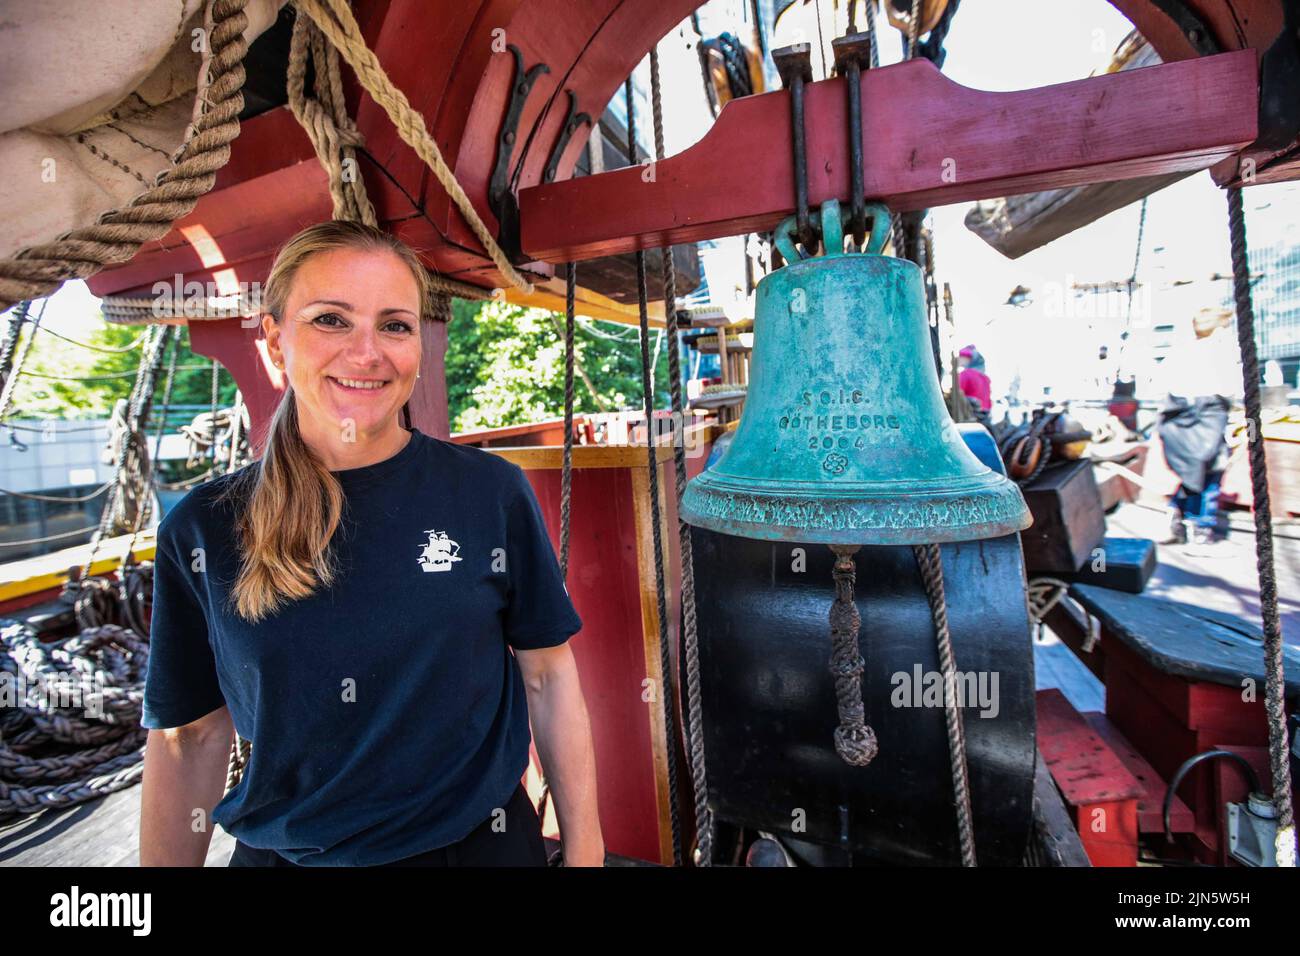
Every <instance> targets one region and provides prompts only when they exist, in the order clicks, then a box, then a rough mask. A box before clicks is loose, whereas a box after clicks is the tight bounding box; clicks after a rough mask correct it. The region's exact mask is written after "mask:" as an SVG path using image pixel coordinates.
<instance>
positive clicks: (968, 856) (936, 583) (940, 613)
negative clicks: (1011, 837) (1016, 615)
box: [912, 544, 976, 866]
mask: <svg viewBox="0 0 1300 956" xmlns="http://www.w3.org/2000/svg"><path fill="white" fill-rule="evenodd" d="M912 551H913V553H914V554H915V555H916V563H917V565H919V566H920V569H921V578H922V580H923V581H924V582H925V595H926V598H927V599H928V600H929V602H930V616H931V618H932V619H933V621H934V635H935V643H936V644H937V646H938V651H939V671H940V673H942V675H943V717H944V722H945V724H946V725H947V728H948V758H949V762H950V763H951V766H952V789H953V800H954V802H955V803H956V805H957V837H958V841H959V843H960V846H961V865H962V866H975V865H976V862H975V822H974V817H973V815H972V813H971V805H970V775H969V772H968V770H967V767H966V731H965V728H964V727H963V726H962V718H961V704H960V702H959V701H958V699H957V663H956V660H955V659H954V657H953V653H952V635H951V634H950V633H949V630H948V603H947V600H946V599H945V596H944V590H943V563H942V559H941V558H940V556H939V546H938V545H937V544H920V545H915V546H914V547H913V548H912Z"/></svg>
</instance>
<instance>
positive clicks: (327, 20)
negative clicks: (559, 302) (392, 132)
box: [294, 0, 533, 294]
mask: <svg viewBox="0 0 1300 956" xmlns="http://www.w3.org/2000/svg"><path fill="white" fill-rule="evenodd" d="M294 5H295V6H296V7H297V8H298V12H299V13H300V14H305V15H306V16H309V17H311V19H312V21H313V22H314V23H315V24H316V27H317V28H318V29H319V30H320V31H321V33H323V34H324V35H325V36H326V38H328V39H329V41H330V43H332V44H333V45H334V47H335V48H336V49H337V50H338V51H339V53H340V54H342V56H343V59H345V60H347V62H348V65H349V66H351V67H352V69H353V72H355V73H356V76H357V80H358V81H359V82H360V83H361V85H362V87H364V88H365V90H366V92H367V93H369V94H370V96H371V98H372V99H373V100H374V101H375V102H376V103H377V104H379V106H380V107H382V108H383V110H384V112H386V113H387V114H388V117H389V119H391V120H392V122H393V125H394V126H395V127H396V129H397V132H398V135H400V136H401V137H402V139H403V140H404V141H405V142H406V144H407V145H408V146H410V147H411V148H412V149H414V150H415V152H416V153H417V154H418V155H419V157H420V158H421V159H422V160H424V162H425V163H426V164H427V165H428V167H429V168H430V169H431V170H432V171H433V174H434V176H436V177H437V179H438V182H439V183H441V184H442V188H443V189H445V190H446V191H447V195H448V196H450V197H451V200H452V202H454V203H455V204H456V208H457V209H459V210H460V213H461V215H462V216H464V217H465V222H466V223H467V224H468V225H469V227H470V229H471V230H473V232H474V235H475V236H477V237H478V240H479V242H480V243H482V245H483V248H484V250H485V251H486V252H487V254H488V257H489V258H490V259H491V260H492V262H493V264H494V265H495V266H496V267H497V269H498V270H499V271H500V272H501V275H502V276H504V277H505V278H506V280H507V281H509V283H510V284H511V285H512V286H514V287H515V288H516V289H518V290H519V291H521V292H523V293H525V294H529V293H531V292H532V291H533V285H532V283H531V282H529V281H528V280H527V279H526V278H525V277H524V276H523V274H522V273H520V272H519V270H517V269H516V268H515V267H514V266H513V265H512V264H511V262H510V260H509V259H507V258H506V254H505V251H504V250H502V248H501V246H500V245H498V244H497V241H496V239H495V238H494V237H493V235H492V233H491V232H489V231H488V228H487V225H486V224H484V222H483V220H482V218H480V216H479V214H478V211H477V210H475V208H474V204H473V203H471V202H470V199H469V196H467V195H466V194H465V190H464V189H462V188H461V186H460V183H458V182H457V181H456V175H455V173H453V172H452V170H451V168H450V167H449V166H448V165H447V163H446V161H445V160H444V159H443V158H442V151H441V150H440V149H438V144H437V143H435V142H434V140H433V137H432V136H430V135H429V130H428V128H427V127H426V126H425V124H424V117H423V116H421V115H420V113H418V112H417V111H416V110H415V109H414V108H412V106H411V104H410V102H409V101H408V100H407V99H406V95H405V94H404V93H403V92H402V91H401V90H399V89H398V88H397V87H396V86H394V85H393V81H392V80H391V79H389V77H388V74H387V73H385V72H384V68H383V67H382V66H381V65H380V63H379V60H378V58H377V57H376V56H375V54H374V53H373V52H371V50H370V49H369V48H367V47H366V43H365V38H364V37H362V35H361V27H360V26H359V25H358V24H357V21H356V18H355V17H353V16H352V11H351V9H349V7H348V4H347V0H294Z"/></svg>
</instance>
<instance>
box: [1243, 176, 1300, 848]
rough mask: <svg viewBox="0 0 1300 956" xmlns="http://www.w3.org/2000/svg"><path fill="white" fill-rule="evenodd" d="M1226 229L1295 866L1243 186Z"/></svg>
mask: <svg viewBox="0 0 1300 956" xmlns="http://www.w3.org/2000/svg"><path fill="white" fill-rule="evenodd" d="M1228 231H1229V234H1230V236H1231V241H1232V291H1233V296H1234V298H1235V300H1236V307H1237V345H1238V348H1239V349H1240V351H1241V376H1242V382H1243V385H1244V386H1245V399H1246V417H1247V419H1248V420H1249V421H1251V422H1253V423H1254V424H1255V426H1256V427H1255V428H1252V429H1249V433H1248V436H1247V438H1248V442H1249V450H1250V486H1251V492H1252V494H1253V495H1254V502H1255V506H1254V508H1253V509H1252V510H1253V511H1254V515H1255V566H1256V569H1257V571H1258V574H1259V610H1260V616H1261V618H1262V620H1263V625H1264V710H1265V712H1266V713H1267V715H1268V762H1269V769H1270V771H1271V772H1272V778H1273V806H1274V808H1275V809H1276V811H1277V839H1276V842H1275V844H1274V847H1273V852H1274V855H1275V857H1276V860H1277V865H1278V866H1287V867H1294V866H1295V865H1296V832H1295V808H1294V807H1293V806H1292V804H1291V765H1290V759H1289V757H1288V754H1287V730H1286V701H1285V696H1284V695H1285V691H1286V687H1285V684H1284V682H1283V674H1282V623H1281V620H1280V619H1279V618H1278V611H1277V577H1276V575H1275V573H1274V569H1273V509H1272V504H1271V502H1270V501H1269V490H1268V460H1267V458H1266V457H1265V454H1264V433H1263V429H1262V428H1260V427H1258V426H1259V423H1260V421H1261V417H1260V409H1261V401H1260V394H1259V380H1260V374H1259V355H1258V352H1257V351H1256V347H1255V310H1254V305H1253V303H1252V302H1251V295H1250V258H1249V253H1248V251H1247V247H1246V216H1245V213H1244V211H1243V210H1242V204H1241V189H1240V188H1239V187H1238V188H1234V189H1229V190H1228Z"/></svg>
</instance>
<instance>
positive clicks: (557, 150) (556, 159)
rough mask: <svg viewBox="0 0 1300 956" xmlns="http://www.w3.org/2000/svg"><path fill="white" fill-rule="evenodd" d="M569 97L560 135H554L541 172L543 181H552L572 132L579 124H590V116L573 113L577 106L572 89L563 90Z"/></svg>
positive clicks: (574, 131) (575, 130) (575, 96)
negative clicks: (552, 144) (544, 166)
mask: <svg viewBox="0 0 1300 956" xmlns="http://www.w3.org/2000/svg"><path fill="white" fill-rule="evenodd" d="M564 92H565V93H566V94H568V97H569V110H568V112H567V113H566V114H565V117H564V125H563V126H562V127H560V135H559V136H558V137H556V140H555V145H554V146H552V147H551V155H550V157H549V158H548V159H547V160H546V172H545V173H543V174H542V179H543V181H544V182H548V183H550V182H554V181H555V173H556V170H558V169H559V167H560V157H561V156H563V155H564V150H565V149H566V148H567V147H568V145H569V140H570V139H572V138H573V134H574V133H576V132H577V131H578V127H579V126H584V125H586V126H590V125H591V117H590V116H588V115H587V114H586V113H577V114H575V113H574V110H576V109H577V108H578V97H577V95H576V94H575V93H574V92H573V90H565V91H564Z"/></svg>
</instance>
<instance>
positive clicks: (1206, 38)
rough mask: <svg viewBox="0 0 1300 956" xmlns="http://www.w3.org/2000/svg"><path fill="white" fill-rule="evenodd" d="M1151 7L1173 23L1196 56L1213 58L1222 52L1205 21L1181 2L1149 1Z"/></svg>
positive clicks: (1166, 0)
mask: <svg viewBox="0 0 1300 956" xmlns="http://www.w3.org/2000/svg"><path fill="white" fill-rule="evenodd" d="M1151 5H1152V6H1153V7H1155V8H1156V9H1157V10H1159V11H1160V12H1161V13H1163V14H1164V15H1165V16H1167V17H1168V18H1169V19H1170V20H1173V21H1174V24H1175V25H1176V26H1177V27H1178V29H1179V30H1181V31H1182V33H1183V36H1184V37H1186V38H1187V42H1188V43H1190V44H1191V45H1192V49H1193V50H1195V51H1196V55H1197V56H1213V55H1214V54H1216V53H1221V52H1223V51H1222V50H1220V49H1219V44H1218V42H1217V41H1216V40H1215V39H1214V34H1213V33H1211V32H1210V28H1209V27H1208V26H1207V25H1206V23H1205V21H1204V20H1202V19H1201V18H1200V17H1199V16H1198V15H1197V14H1196V12H1195V11H1194V10H1192V9H1191V8H1190V7H1189V6H1188V5H1187V4H1186V3H1184V2H1183V0H1151Z"/></svg>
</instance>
